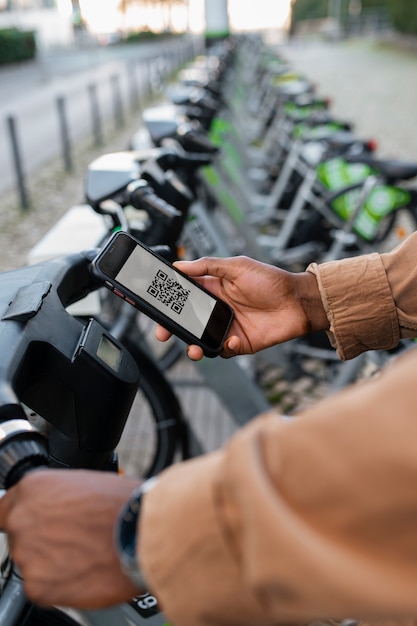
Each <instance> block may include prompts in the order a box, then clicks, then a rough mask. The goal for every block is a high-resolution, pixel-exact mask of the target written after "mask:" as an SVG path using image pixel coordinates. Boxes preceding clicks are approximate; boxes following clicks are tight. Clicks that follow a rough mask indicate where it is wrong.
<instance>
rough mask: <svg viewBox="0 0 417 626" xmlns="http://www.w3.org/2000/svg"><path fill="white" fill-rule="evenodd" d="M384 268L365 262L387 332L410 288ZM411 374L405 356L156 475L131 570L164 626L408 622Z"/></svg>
mask: <svg viewBox="0 0 417 626" xmlns="http://www.w3.org/2000/svg"><path fill="white" fill-rule="evenodd" d="M394 256H395V255H393V256H389V257H387V258H384V259H383V260H379V261H378V260H377V259H375V261H374V260H373V259H372V260H371V263H372V264H373V263H376V264H377V265H378V264H379V263H380V264H382V266H383V269H381V268H380V267H379V269H378V270H377V273H378V275H379V276H383V275H384V274H385V280H384V281H382V282H383V287H384V292H385V293H386V296H384V297H386V298H387V299H388V300H390V298H388V294H389V292H390V291H391V292H392V293H393V294H394V292H395V294H396V295H395V296H394V297H391V302H389V303H388V309H389V312H390V316H391V318H392V326H393V327H394V328H395V320H396V319H397V320H398V319H400V320H404V322H401V324H402V323H404V324H405V327H407V324H408V322H407V321H406V320H408V319H409V320H410V324H411V323H414V322H413V321H412V320H413V319H415V317H414V318H413V315H412V313H411V312H410V311H409V310H408V309H407V307H406V306H405V305H404V304H403V299H402V295H404V298H405V300H404V301H406V300H408V295H407V294H403V291H404V290H405V291H406V290H407V289H406V284H407V285H409V286H411V285H410V283H409V282H408V278H407V279H404V281H405V282H404V284H403V287H399V286H398V285H397V286H396V287H395V289H392V288H391V287H390V277H391V273H392V270H393V267H392V266H393V265H395V263H394V261H393V258H394ZM364 262H365V263H368V261H367V260H366V261H364ZM409 269H410V268H409ZM413 270H414V268H411V271H410V272H409V273H411V272H412V271H413ZM342 291H343V290H342ZM352 297H353V295H352ZM396 298H397V300H396ZM330 301H331V302H333V301H332V300H330ZM393 301H394V302H395V305H393V304H392V302H393ZM365 304H366V305H369V299H368V301H367V302H366V303H364V309H366V308H367V306H365ZM358 311H359V309H358ZM337 325H338V324H336V326H337ZM399 325H400V323H399V322H398V321H397V327H398V326H399ZM398 332H399V331H398ZM398 332H397V336H398ZM359 334H360V333H359ZM394 338H395V332H394V330H393V331H392V335H391V340H392V341H393V340H394ZM364 342H365V338H364V337H362V335H360V341H359V342H358V343H360V344H361V345H363V344H364ZM365 343H366V342H365ZM416 372H417V349H413V350H411V351H409V352H408V353H406V354H405V355H403V356H401V357H399V358H398V359H397V360H396V361H395V362H393V363H391V365H389V366H388V367H387V368H386V370H385V371H384V372H383V373H382V374H380V375H379V376H378V377H375V378H373V379H371V380H369V381H367V382H364V383H361V384H358V385H356V386H354V387H352V388H350V389H346V390H344V391H343V392H341V393H339V394H337V395H334V396H332V397H330V398H328V399H327V400H325V401H323V402H321V403H318V404H316V405H315V406H314V407H312V408H310V409H308V410H306V411H305V413H304V414H303V415H302V416H300V417H299V418H297V419H295V420H294V421H290V422H289V421H283V420H281V419H280V418H279V417H278V416H276V415H275V414H272V413H271V414H267V415H265V416H260V417H259V418H257V419H255V420H254V421H253V422H252V423H251V424H249V425H248V426H247V427H246V428H244V429H242V430H241V431H240V432H239V433H238V434H237V435H235V436H234V437H233V438H232V440H231V441H230V443H229V444H228V445H227V446H226V447H225V448H224V449H223V450H221V451H219V452H216V453H213V454H210V455H207V456H205V457H202V458H200V459H196V460H192V461H189V462H186V463H181V464H179V465H177V466H175V467H172V468H170V469H169V470H167V471H166V472H164V473H163V474H162V475H161V479H160V481H159V483H158V484H157V486H156V487H155V488H154V489H153V490H152V491H151V492H150V493H149V494H148V495H147V496H146V497H145V499H144V505H143V511H142V516H141V522H140V529H139V530H140V554H139V558H140V561H141V564H142V567H143V568H144V572H145V575H146V576H147V579H148V581H149V584H150V588H151V589H152V591H153V592H154V593H155V594H156V595H157V597H158V598H159V600H160V602H161V604H162V607H163V608H164V611H165V613H166V614H167V616H168V618H169V619H170V620H171V621H172V623H173V624H175V626H208V625H220V626H222V625H239V626H245V625H256V626H263V625H265V626H267V625H274V624H282V623H294V622H307V621H311V620H313V619H315V618H332V619H343V618H368V619H371V618H387V617H389V618H396V617H405V616H415V615H417V530H416V528H417V443H416V442H417V409H416V407H417V384H416V382H417V378H416V376H417V375H416Z"/></svg>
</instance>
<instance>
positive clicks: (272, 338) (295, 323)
mask: <svg viewBox="0 0 417 626" xmlns="http://www.w3.org/2000/svg"><path fill="white" fill-rule="evenodd" d="M175 266H176V267H177V268H178V269H180V270H181V271H182V272H184V273H186V274H188V275H189V276H191V277H192V278H194V279H195V280H196V281H197V282H198V283H200V284H201V285H203V286H204V287H205V288H206V289H208V290H209V291H211V292H212V293H214V294H215V295H216V296H218V297H219V298H221V299H223V300H225V301H226V302H227V303H228V304H229V305H230V306H231V307H232V308H233V310H234V313H235V317H234V320H233V322H232V325H231V327H230V331H229V334H228V337H227V339H226V341H225V343H224V348H223V351H222V353H221V356H223V357H225V358H229V357H232V356H236V355H238V354H254V353H255V352H258V351H259V350H263V349H264V348H268V347H271V346H273V345H275V344H278V343H282V342H284V341H288V340H290V339H294V338H296V337H301V336H302V335H305V334H308V333H310V332H314V331H318V330H325V329H327V328H328V326H329V324H328V320H327V318H326V314H325V311H324V308H323V304H322V300H321V297H320V294H319V290H318V286H317V281H316V278H315V276H314V275H313V274H312V273H310V272H302V273H299V274H296V273H291V272H287V271H285V270H282V269H280V268H278V267H275V266H272V265H268V264H265V263H261V262H259V261H256V260H254V259H250V258H248V257H243V256H239V257H231V258H226V259H221V258H209V257H203V258H201V259H198V260H196V261H178V262H176V263H175ZM155 335H156V338H157V339H159V341H166V340H167V339H169V337H170V336H171V335H170V333H169V332H168V331H167V330H166V329H165V328H163V327H162V326H158V327H157V328H156V331H155ZM187 353H188V356H189V358H190V359H192V360H195V361H198V360H200V359H201V358H202V357H203V352H202V350H201V348H199V347H198V346H195V345H191V346H189V347H188V351H187Z"/></svg>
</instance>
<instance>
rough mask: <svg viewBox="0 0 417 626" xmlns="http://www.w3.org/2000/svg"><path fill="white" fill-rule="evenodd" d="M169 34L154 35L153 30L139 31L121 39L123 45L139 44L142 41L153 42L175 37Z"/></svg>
mask: <svg viewBox="0 0 417 626" xmlns="http://www.w3.org/2000/svg"><path fill="white" fill-rule="evenodd" d="M176 36H178V35H174V34H173V33H169V32H162V33H156V32H154V31H153V30H141V31H134V32H130V33H128V34H127V35H126V37H124V38H123V39H122V41H123V42H125V43H141V42H142V41H153V40H155V39H167V38H170V37H176Z"/></svg>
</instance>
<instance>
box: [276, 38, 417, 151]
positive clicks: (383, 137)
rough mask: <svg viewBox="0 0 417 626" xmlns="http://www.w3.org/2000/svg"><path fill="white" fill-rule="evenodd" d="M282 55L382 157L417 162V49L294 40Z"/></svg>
mask: <svg viewBox="0 0 417 626" xmlns="http://www.w3.org/2000/svg"><path fill="white" fill-rule="evenodd" d="M280 51H281V52H282V54H283V55H284V56H285V57H286V58H287V59H288V61H290V63H291V64H292V66H293V67H294V68H295V69H297V70H298V71H300V72H302V73H303V74H305V76H306V77H308V78H309V79H310V80H312V81H314V82H315V83H316V84H317V91H318V93H319V94H320V95H322V96H329V97H330V98H331V101H332V105H331V111H332V113H334V115H336V116H337V117H339V118H341V119H345V120H347V121H351V122H353V123H354V132H355V134H357V136H358V137H363V138H372V139H375V140H376V141H377V142H378V152H379V154H380V155H381V156H384V157H393V158H399V159H409V160H411V161H417V110H416V103H417V50H407V49H404V48H400V47H398V46H396V45H395V44H389V43H378V42H377V41H372V40H347V41H344V42H343V41H342V42H320V41H317V40H305V41H301V40H299V41H297V40H295V41H294V42H290V43H288V44H286V45H285V46H283V47H282V48H280Z"/></svg>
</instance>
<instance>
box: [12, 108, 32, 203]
mask: <svg viewBox="0 0 417 626" xmlns="http://www.w3.org/2000/svg"><path fill="white" fill-rule="evenodd" d="M7 126H8V130H9V136H10V141H11V146H12V153H13V161H14V166H15V171H16V179H17V188H18V192H19V198H20V205H21V207H22V208H23V209H25V210H27V209H29V206H30V203H29V198H28V194H27V191H26V184H25V176H24V173H23V165H22V157H21V154H20V148H19V141H18V138H17V127H16V120H15V118H14V117H13V116H12V115H9V116H8V117H7Z"/></svg>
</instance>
